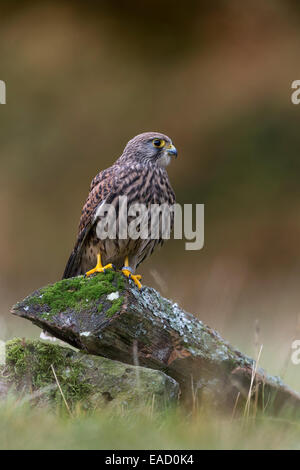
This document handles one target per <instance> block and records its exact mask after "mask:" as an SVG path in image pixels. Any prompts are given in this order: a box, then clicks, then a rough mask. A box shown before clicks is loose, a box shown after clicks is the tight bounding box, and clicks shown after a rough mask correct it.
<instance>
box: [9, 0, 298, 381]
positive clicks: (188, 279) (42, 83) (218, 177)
mask: <svg viewBox="0 0 300 470" xmlns="http://www.w3.org/2000/svg"><path fill="white" fill-rule="evenodd" d="M1 8H2V12H1V29H0V57H1V68H0V79H2V80H5V81H6V84H7V104H6V105H5V106H1V108H0V204H1V214H2V221H3V223H2V226H1V228H2V230H1V231H0V259H1V272H0V295H1V297H0V298H1V302H0V306H1V313H2V315H1V316H0V329H1V336H2V337H6V338H7V337H9V336H11V335H12V332H13V334H14V335H18V334H23V333H24V334H25V333H26V334H32V335H33V336H34V335H36V334H37V330H32V329H31V327H30V326H29V325H26V323H25V322H24V323H22V322H21V321H20V320H19V319H18V320H13V319H12V320H8V318H9V315H8V310H9V306H10V305H11V304H13V303H15V301H16V300H19V299H20V298H23V297H24V295H26V294H28V293H29V292H30V291H33V290H35V288H37V287H40V286H42V285H43V284H46V283H48V282H52V281H55V280H56V279H57V278H59V277H60V276H61V274H62V272H63V269H64V264H65V262H66V260H67V257H68V255H69V252H70V251H71V249H72V247H73V243H74V241H75V236H76V230H77V223H78V219H79V215H80V210H81V207H82V204H83V202H84V200H85V198H86V196H87V192H88V188H89V183H90V180H91V179H92V177H93V176H94V175H95V174H96V173H97V172H98V171H99V170H100V169H103V168H105V167H107V166H109V165H110V164H111V163H112V162H113V161H114V160H115V159H116V158H117V157H118V156H119V155H120V153H121V152H122V149H123V147H124V145H125V144H126V142H127V141H128V140H129V138H131V137H132V136H134V135H135V134H138V133H140V132H143V131H148V130H159V131H162V132H165V133H166V134H168V135H170V137H171V138H172V139H173V141H174V143H175V145H176V147H177V148H178V150H179V158H178V160H177V161H176V162H174V163H173V164H172V165H171V166H170V167H169V175H170V179H171V181H172V184H173V186H174V188H175V190H176V194H177V200H178V202H181V203H204V204H205V247H204V249H203V250H201V251H199V252H191V251H190V252H188V251H185V249H184V242H182V241H170V242H169V243H167V244H165V246H164V248H163V251H161V252H160V253H158V254H154V256H153V257H152V258H151V259H150V260H149V261H147V263H145V264H144V265H143V266H142V274H144V282H145V283H147V284H150V285H153V286H154V287H158V288H159V289H160V290H161V291H162V293H163V294H165V295H166V296H169V297H171V298H173V299H174V300H175V299H176V300H177V301H178V302H180V303H181V305H182V306H184V307H185V308H186V309H187V310H190V311H192V312H194V313H198V314H199V317H200V318H201V319H202V320H204V321H205V322H207V323H209V324H211V325H212V326H214V327H215V328H218V329H219V330H220V331H221V332H222V334H223V335H224V336H226V337H227V338H228V339H230V340H231V341H233V342H235V343H237V345H238V346H240V347H241V348H242V349H243V350H248V351H249V353H250V354H253V351H254V349H253V348H254V346H253V336H254V321H255V319H256V318H257V319H258V320H259V322H260V331H261V338H260V339H261V341H262V342H263V343H264V344H265V349H264V354H263V362H264V361H265V363H264V365H267V366H268V367H270V365H271V370H270V372H271V373H273V372H275V373H276V372H279V371H280V370H281V368H282V367H283V364H285V360H286V357H287V355H288V354H289V352H290V344H291V339H292V338H293V337H294V335H295V334H296V333H297V330H296V328H297V322H298V320H297V317H298V312H299V304H300V293H299V287H298V285H299V274H300V262H299V238H300V218H299V206H300V194H299V192H300V189H299V184H298V175H299V170H300V163H299V150H300V136H299V131H298V123H299V119H300V118H299V116H300V107H297V106H294V105H292V103H291V100H290V96H291V83H292V81H293V80H295V79H298V78H299V76H298V73H299V72H298V61H299V48H300V30H299V22H300V14H299V13H300V8H299V3H298V2H296V1H292V0H289V1H283V0H254V1H253V2H248V3H247V4H245V3H242V2H240V1H238V0H231V1H230V2H228V1H225V0H218V1H216V2H213V3H212V2H208V1H207V2H197V1H186V2H184V3H182V4H178V5H176V7H174V2H171V1H170V0H166V1H165V2H159V1H158V0H153V1H150V0H147V1H145V2H139V1H137V0H135V1H131V2H122V1H121V0H116V1H114V2H110V1H108V0H105V1H100V2H97V3H96V2H91V1H86V2H79V1H78V2H76V1H75V2H72V3H70V2H66V1H61V2H47V1H42V2H40V1H39V2H37V1H29V0H28V1H25V0H24V1H6V2H5V1H4V2H2V3H1ZM275 349H276V360H275V361H274V360H273V359H274V354H275V353H274V350H275ZM272 367H273V369H274V370H272ZM292 369H293V367H292ZM294 376H295V373H294V369H293V370H292V371H291V372H290V375H289V380H290V382H293V380H294Z"/></svg>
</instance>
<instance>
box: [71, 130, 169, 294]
mask: <svg viewBox="0 0 300 470" xmlns="http://www.w3.org/2000/svg"><path fill="white" fill-rule="evenodd" d="M176 156H177V150H176V148H175V147H174V145H173V144H172V141H171V139H170V138H169V137H167V136H166V135H164V134H161V133H158V132H145V133H143V134H139V135H137V136H136V137H134V138H133V139H131V140H130V141H129V142H128V143H127V145H126V147H125V149H124V151H123V153H122V155H121V156H120V157H119V158H118V159H117V161H116V162H115V163H114V164H113V165H112V166H111V167H110V168H107V169H106V170H103V171H101V172H100V173H99V174H98V175H97V176H95V178H94V179H93V180H92V183H91V186H90V192H89V195H88V198H87V200H86V202H85V204H84V206H83V209H82V213H81V218H80V223H79V231H78V237H77V241H76V244H75V247H74V249H73V251H72V253H71V256H70V258H69V260H68V262H67V265H66V268H65V271H64V274H63V278H69V277H73V276H77V275H80V274H86V275H87V276H89V275H91V274H93V273H97V272H105V270H106V269H112V268H114V269H120V270H122V272H123V274H124V275H125V276H126V277H128V278H131V279H132V280H133V281H134V283H135V284H136V285H137V286H138V288H141V282H140V279H141V276H140V275H138V274H135V269H136V267H137V266H138V265H139V264H141V263H142V261H144V260H145V259H146V258H147V257H148V256H150V255H151V254H152V253H153V250H154V249H155V247H156V246H157V245H161V244H162V243H163V239H162V237H161V232H159V234H160V235H159V237H158V238H156V239H153V238H151V234H149V237H148V238H146V239H142V238H138V239H132V238H130V236H128V237H127V238H125V239H121V238H119V237H118V231H117V232H116V236H115V238H114V239H111V238H105V239H101V237H100V238H99V230H97V226H98V224H99V223H100V217H99V210H98V209H99V207H100V205H101V204H104V203H105V204H112V205H113V206H114V208H115V210H116V215H117V217H118V215H119V212H120V210H119V202H118V201H119V196H127V201H128V202H127V204H128V207H130V206H131V205H132V204H135V203H139V204H144V205H145V206H146V207H147V208H149V207H150V205H151V204H156V205H162V204H167V205H168V206H169V207H171V206H173V205H174V203H175V194H174V191H173V189H172V187H171V184H170V182H169V178H168V174H167V171H166V166H167V165H168V164H169V163H170V161H171V159H172V157H176ZM126 223H129V219H128V220H126ZM171 224H173V218H172V221H171ZM116 227H117V228H118V224H116Z"/></svg>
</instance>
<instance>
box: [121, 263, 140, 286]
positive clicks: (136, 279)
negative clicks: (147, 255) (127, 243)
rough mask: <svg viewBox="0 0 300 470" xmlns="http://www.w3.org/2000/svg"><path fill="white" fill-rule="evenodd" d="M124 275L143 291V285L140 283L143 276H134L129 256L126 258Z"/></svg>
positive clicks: (123, 269)
mask: <svg viewBox="0 0 300 470" xmlns="http://www.w3.org/2000/svg"><path fill="white" fill-rule="evenodd" d="M122 273H123V274H124V275H125V276H126V277H128V278H129V279H132V280H133V281H134V283H135V285H136V286H138V288H139V289H141V287H142V284H141V283H140V279H142V276H141V275H140V274H132V268H131V267H130V266H129V262H128V256H126V258H125V261H124V266H123V268H122Z"/></svg>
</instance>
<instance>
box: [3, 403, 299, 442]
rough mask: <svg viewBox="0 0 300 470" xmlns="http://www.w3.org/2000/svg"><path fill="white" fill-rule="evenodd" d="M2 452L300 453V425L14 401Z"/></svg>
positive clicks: (6, 411)
mask: <svg viewBox="0 0 300 470" xmlns="http://www.w3.org/2000/svg"><path fill="white" fill-rule="evenodd" d="M0 423H1V424H0V448H1V449H299V448H300V440H299V436H300V423H293V422H292V421H287V420H280V419H270V418H267V417H263V416H257V417H256V418H255V419H251V418H250V419H248V420H247V422H246V421H245V420H243V419H234V420H231V419H230V418H229V417H228V418H224V417H220V416H213V415H211V414H210V415H207V414H206V413H205V412H201V411H199V412H198V413H197V414H196V415H195V414H194V415H187V413H186V412H184V411H183V410H173V411H167V412H163V413H161V414H155V413H153V410H152V409H151V407H150V406H149V407H143V408H140V409H136V410H135V411H134V412H133V411H130V412H128V411H125V410H121V409H120V410H119V411H118V412H114V413H112V412H111V411H110V412H105V411H101V412H95V413H94V414H92V415H91V414H89V413H86V412H84V411H83V410H81V409H80V408H77V409H76V410H75V412H74V413H73V416H72V417H70V416H69V415H67V413H64V412H62V411H61V410H60V411H58V410H57V411H56V412H53V411H50V410H49V409H47V408H38V407H32V406H31V405H30V404H29V403H24V401H23V402H20V401H17V400H16V399H14V398H13V397H10V398H9V399H8V400H6V401H5V402H2V403H1V404H0Z"/></svg>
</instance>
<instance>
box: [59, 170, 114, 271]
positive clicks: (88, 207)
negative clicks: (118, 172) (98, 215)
mask: <svg viewBox="0 0 300 470" xmlns="http://www.w3.org/2000/svg"><path fill="white" fill-rule="evenodd" d="M115 188H116V178H115V172H114V169H113V168H112V167H111V168H108V169H107V170H104V171H101V172H100V173H99V174H98V175H97V176H96V177H95V178H94V179H93V181H92V183H91V187H90V193H89V195H88V198H87V200H86V202H85V204H84V206H83V209H82V212H81V218H80V222H79V230H78V237H77V241H76V244H75V246H74V249H73V251H72V253H71V255H70V257H69V260H68V262H67V264H66V267H65V271H64V274H63V279H65V278H69V277H73V276H77V275H78V274H79V273H80V264H81V257H82V250H83V248H84V246H85V241H86V239H87V236H88V235H89V233H90V231H91V229H92V227H93V225H94V214H95V211H96V209H97V207H98V206H99V204H101V203H102V202H104V201H106V202H107V201H108V200H109V199H111V197H112V195H113V194H114V193H115Z"/></svg>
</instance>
